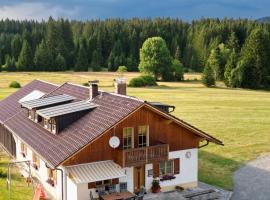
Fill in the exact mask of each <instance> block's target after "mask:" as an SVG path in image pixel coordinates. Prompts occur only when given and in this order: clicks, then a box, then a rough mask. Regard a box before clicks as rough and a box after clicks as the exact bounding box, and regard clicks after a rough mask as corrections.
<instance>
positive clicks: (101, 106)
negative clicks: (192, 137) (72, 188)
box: [0, 83, 221, 167]
mask: <svg viewBox="0 0 270 200" xmlns="http://www.w3.org/2000/svg"><path fill="white" fill-rule="evenodd" d="M30 84H31V83H30ZM28 92H30V90H29V91H28ZM26 94H27V93H26ZM56 94H68V95H72V96H75V97H76V98H77V99H78V100H88V98H89V88H87V87H84V86H79V85H74V84H70V83H65V84H63V85H61V86H59V87H58V88H56V89H55V88H54V89H53V91H52V92H50V93H49V95H56ZM18 99H19V98H18ZM91 102H93V103H95V104H97V105H98V107H97V108H95V109H94V110H92V111H91V112H89V113H88V114H86V115H85V116H83V117H82V118H80V119H79V120H78V121H76V122H74V123H72V124H71V125H69V126H68V127H67V128H65V129H64V130H63V131H61V133H60V134H57V135H54V134H51V133H50V132H49V131H47V130H45V129H44V128H43V127H41V125H39V124H37V123H35V122H33V121H31V120H29V119H28V118H27V117H26V115H27V113H26V110H21V111H20V112H18V113H17V114H15V115H14V116H13V117H11V118H9V119H8V120H7V121H6V122H5V126H6V127H7V128H8V129H9V130H11V131H12V132H13V133H14V134H16V135H17V136H18V137H20V138H21V139H22V140H23V141H24V142H25V143H26V144H28V145H29V147H30V148H32V149H33V150H34V151H35V152H36V153H38V154H39V156H41V157H42V158H43V159H44V160H46V161H47V162H48V164H49V165H50V166H51V167H56V166H58V165H59V164H61V163H62V162H63V161H64V160H66V159H67V158H69V157H70V156H72V155H73V154H74V153H76V152H77V151H78V150H80V149H81V148H83V147H84V146H85V145H87V144H89V143H90V142H91V141H92V140H93V139H95V138H97V137H98V136H100V135H102V134H103V133H104V132H105V131H106V130H108V129H110V128H112V127H113V126H114V125H115V124H116V123H118V122H119V121H121V120H122V119H124V118H125V117H127V116H128V115H129V114H130V113H132V112H134V111H135V110H136V109H139V108H140V107H142V106H144V105H146V106H150V107H152V108H153V109H156V108H154V107H153V106H151V105H149V104H148V103H146V102H144V101H141V100H139V99H136V98H132V97H128V96H123V95H116V94H110V93H107V92H100V93H99V95H98V96H97V97H95V98H94V99H93V100H92V101H91ZM1 107H2V106H1V105H0V109H4V108H1ZM156 110H158V109H156ZM159 112H161V111H159ZM161 114H163V115H166V116H167V117H171V118H173V119H174V120H176V121H177V122H178V123H180V122H181V123H182V124H183V125H185V126H186V127H187V128H190V129H192V132H194V133H195V134H198V135H199V136H201V137H203V138H206V140H209V141H211V142H214V143H217V144H221V142H220V141H219V140H217V139H215V138H213V137H211V136H210V135H208V134H206V133H204V132H202V131H201V130H199V129H196V128H195V127H193V126H191V125H189V124H187V123H186V122H184V121H182V120H180V119H178V118H175V117H173V116H172V115H168V114H166V113H164V112H161Z"/></svg>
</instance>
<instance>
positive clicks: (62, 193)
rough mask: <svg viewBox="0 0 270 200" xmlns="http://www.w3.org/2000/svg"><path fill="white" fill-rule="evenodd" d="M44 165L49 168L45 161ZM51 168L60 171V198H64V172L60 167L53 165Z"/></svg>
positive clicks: (62, 199)
mask: <svg viewBox="0 0 270 200" xmlns="http://www.w3.org/2000/svg"><path fill="white" fill-rule="evenodd" d="M45 166H46V167H47V168H49V169H51V168H50V167H49V166H48V164H47V163H45ZM53 170H57V171H60V172H61V191H62V192H61V200H64V172H63V170H62V169H61V168H58V167H55V168H54V169H53Z"/></svg>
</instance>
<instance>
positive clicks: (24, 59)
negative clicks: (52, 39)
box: [17, 40, 33, 71]
mask: <svg viewBox="0 0 270 200" xmlns="http://www.w3.org/2000/svg"><path fill="white" fill-rule="evenodd" d="M17 69H18V70H19V71H31V70H32V69H33V56H32V51H31V49H30V46H29V44H28V42H27V41H26V40H24V41H23V45H22V49H21V52H20V55H19V58H18V63H17Z"/></svg>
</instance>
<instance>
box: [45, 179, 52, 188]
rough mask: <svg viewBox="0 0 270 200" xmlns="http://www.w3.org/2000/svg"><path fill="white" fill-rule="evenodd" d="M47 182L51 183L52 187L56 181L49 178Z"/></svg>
mask: <svg viewBox="0 0 270 200" xmlns="http://www.w3.org/2000/svg"><path fill="white" fill-rule="evenodd" d="M46 182H47V183H48V184H50V185H51V186H52V187H54V181H53V180H52V179H48V180H47V181H46Z"/></svg>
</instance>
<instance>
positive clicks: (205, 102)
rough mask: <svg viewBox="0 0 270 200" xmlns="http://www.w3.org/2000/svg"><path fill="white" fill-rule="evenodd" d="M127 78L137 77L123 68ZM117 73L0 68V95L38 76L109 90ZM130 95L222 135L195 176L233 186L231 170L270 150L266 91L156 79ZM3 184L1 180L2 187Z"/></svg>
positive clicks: (130, 90) (201, 155) (204, 154)
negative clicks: (170, 109)
mask: <svg viewBox="0 0 270 200" xmlns="http://www.w3.org/2000/svg"><path fill="white" fill-rule="evenodd" d="M125 76H126V77H127V78H128V79H129V80H130V79H131V78H132V77H136V76H139V74H138V73H127V74H126V75H125ZM116 77H117V74H115V73H109V72H100V73H73V72H67V73H0V98H3V97H4V96H7V95H8V94H10V93H12V92H14V91H15V89H9V88H7V87H8V84H9V83H10V82H11V81H13V80H17V81H18V82H20V83H21V84H22V85H24V84H26V83H27V82H29V81H31V80H33V79H35V78H38V79H44V80H46V81H50V82H54V83H57V84H59V83H63V82H65V81H71V82H74V83H78V84H82V83H84V82H87V81H88V80H93V79H99V80H100V85H101V89H103V90H105V91H113V86H112V79H113V78H116ZM185 79H186V80H188V79H189V80H194V79H196V80H199V79H200V75H199V74H187V75H185ZM128 94H129V95H131V96H137V97H139V98H142V99H144V100H148V101H160V102H164V103H168V104H172V105H175V106H176V110H175V111H174V113H173V114H174V115H176V116H177V117H179V118H181V119H183V120H185V121H187V122H189V123H191V124H192V125H194V126H196V127H198V128H200V129H202V130H203V131H205V132H208V133H209V134H211V135H213V136H215V137H217V138H218V139H220V140H222V141H223V142H224V144H225V146H218V145H214V144H210V145H208V146H207V147H204V148H202V149H201V150H200V151H199V179H200V181H204V182H206V183H210V184H213V185H217V186H220V187H223V188H226V189H232V186H233V183H232V177H233V172H234V171H235V170H237V169H238V168H239V167H240V166H241V165H243V164H244V163H245V162H247V161H248V160H251V159H254V158H256V157H257V156H258V155H260V154H261V153H267V152H270V145H269V143H270V137H269V136H270V134H269V130H270V117H269V116H270V92H266V91H258V90H257V91H255V90H243V89H227V88H225V87H224V86H223V85H222V84H219V87H217V88H205V87H204V86H203V85H202V84H201V83H200V81H186V82H182V83H165V82H159V86H158V87H152V88H128ZM2 187H3V185H2V184H1V183H0V188H1V189H2Z"/></svg>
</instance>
